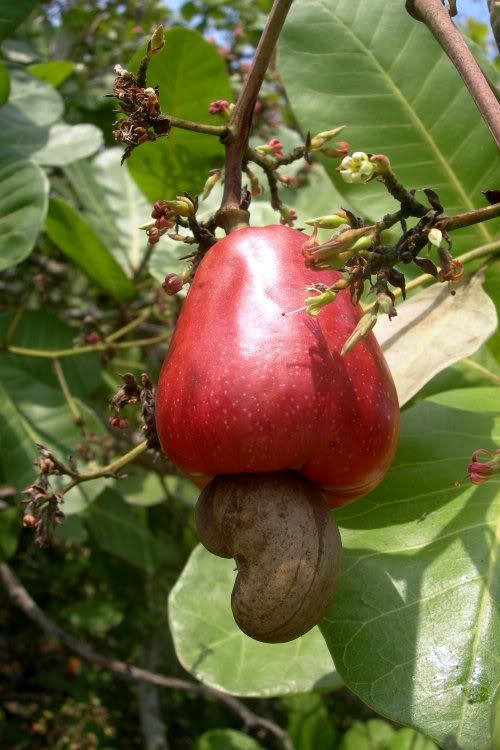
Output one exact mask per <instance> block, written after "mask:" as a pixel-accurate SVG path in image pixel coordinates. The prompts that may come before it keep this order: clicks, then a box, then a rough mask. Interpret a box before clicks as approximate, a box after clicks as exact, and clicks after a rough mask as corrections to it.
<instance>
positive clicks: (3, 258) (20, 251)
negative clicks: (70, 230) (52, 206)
mask: <svg viewBox="0 0 500 750" xmlns="http://www.w3.org/2000/svg"><path fill="white" fill-rule="evenodd" d="M48 190H49V185H48V181H47V178H46V176H45V174H44V173H43V172H42V170H41V169H40V167H38V166H37V165H36V164H35V163H34V162H32V161H31V160H29V159H21V160H20V159H17V158H16V157H15V156H13V155H12V154H9V152H4V153H3V155H2V157H0V270H3V269H4V268H8V267H9V266H12V265H15V264H16V263H19V262H20V261H21V260H24V258H26V256H27V255H29V253H30V252H31V251H32V250H33V247H34V245H35V242H36V240H37V237H38V235H39V232H40V230H41V228H42V226H43V222H44V220H45V216H46V213H47V196H48Z"/></svg>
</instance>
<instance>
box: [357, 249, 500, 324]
mask: <svg viewBox="0 0 500 750" xmlns="http://www.w3.org/2000/svg"><path fill="white" fill-rule="evenodd" d="M498 253H500V240H497V241H496V242H490V243H488V244H487V245H481V247H477V248H476V249H475V250H469V252H467V253H463V254H462V255H459V256H458V257H457V258H456V259H455V260H458V261H460V263H462V264H463V265H465V264H466V263H470V261H472V260H478V259H479V258H485V257H487V256H489V255H497V254H498ZM428 281H436V279H435V277H434V276H431V274H430V273H422V274H420V276H416V277H415V278H414V279H412V280H411V281H409V282H408V284H406V288H405V290H406V291H407V292H409V291H410V290H411V289H416V288H417V287H418V286H420V285H421V284H425V283H427V282H428ZM393 294H394V296H395V297H401V295H402V290H401V289H394V290H393ZM376 304H377V303H376V302H372V303H371V305H367V306H366V307H363V312H368V311H369V310H372V309H373V308H374V307H375V305H376Z"/></svg>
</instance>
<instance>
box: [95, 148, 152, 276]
mask: <svg viewBox="0 0 500 750" xmlns="http://www.w3.org/2000/svg"><path fill="white" fill-rule="evenodd" d="M120 160H121V149H118V148H114V149H108V150H107V151H103V152H102V153H101V154H99V155H98V156H97V157H96V158H95V159H94V161H93V162H92V171H93V174H94V177H95V180H96V182H97V185H98V186H99V188H100V190H101V191H102V192H103V193H104V194H105V196H106V202H107V205H108V206H109V214H108V221H109V220H111V221H112V223H113V227H114V234H115V237H116V240H115V243H114V245H112V246H111V245H110V248H111V249H112V252H113V255H114V257H115V259H116V260H117V261H118V263H119V264H120V265H121V267H122V268H123V270H124V271H125V272H126V273H127V274H129V275H132V274H133V273H134V271H135V270H136V269H137V268H138V267H139V265H140V263H141V260H142V258H143V256H144V253H145V252H146V247H147V237H146V233H145V231H144V230H143V229H139V227H140V226H141V224H144V222H145V221H148V220H149V219H150V218H151V208H152V207H151V204H150V203H149V202H148V201H147V200H146V198H145V196H144V194H143V193H142V192H141V191H140V190H139V188H138V187H137V185H136V184H135V182H134V181H133V180H132V178H131V177H130V175H129V173H128V171H127V169H126V168H125V167H123V166H121V164H120Z"/></svg>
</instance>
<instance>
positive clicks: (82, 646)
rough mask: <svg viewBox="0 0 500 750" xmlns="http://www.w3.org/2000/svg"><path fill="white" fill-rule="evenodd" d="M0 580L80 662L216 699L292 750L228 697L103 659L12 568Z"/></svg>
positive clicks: (280, 734) (0, 568) (271, 727)
mask: <svg viewBox="0 0 500 750" xmlns="http://www.w3.org/2000/svg"><path fill="white" fill-rule="evenodd" d="M0 578H1V580H2V583H3V585H4V587H5V591H6V592H7V595H8V597H9V599H10V600H11V602H12V603H13V604H15V605H16V606H17V607H19V609H20V610H21V611H22V612H24V614H25V615H26V616H27V617H28V618H29V619H30V620H31V621H32V622H34V623H35V624H36V625H38V627H39V628H41V629H42V630H43V631H44V632H45V633H47V635H49V636H51V637H52V638H56V639H57V640H59V641H60V642H61V643H62V644H63V645H64V646H65V647H66V648H68V649H69V650H70V651H73V652H74V653H75V654H77V655H78V656H79V657H80V658H81V659H83V660H84V661H87V662H90V663H91V664H95V665H96V666H98V667H101V668H102V669H105V670H107V671H108V672H111V673H112V674H114V675H116V676H117V677H119V678H120V679H122V680H126V681H128V682H145V683H149V684H150V685H157V686H158V687H164V688H170V689H173V690H185V691H188V692H191V693H197V694H199V695H203V696H206V697H207V698H216V699H217V700H219V701H221V703H223V704H224V705H225V706H226V707H227V708H228V709H229V710H230V711H232V712H233V713H235V714H237V715H238V717H239V718H240V720H241V721H242V723H243V725H244V726H245V728H246V729H249V730H258V729H264V730H265V731H266V732H269V734H272V735H274V736H275V737H276V738H278V739H279V740H281V742H282V743H283V748H284V750H294V746H293V744H292V741H291V740H290V737H289V736H288V734H287V732H285V730H284V729H282V728H281V727H280V726H278V725H277V724H275V723H274V722H273V721H270V720H268V719H264V718H262V717H260V716H258V715H257V714H255V713H254V712H253V711H251V710H250V709H249V708H248V707H247V706H245V704H244V703H242V702H241V701H240V700H238V699H237V698H234V697H233V696H232V695H227V694H226V693H223V692H221V691H220V690H215V689H214V688H211V687H208V686H206V685H200V684H198V683H195V682H189V681H188V680H181V679H178V678H176V677H165V676H164V675H161V674H157V673H155V672H150V671H148V670H146V669H140V668H138V667H134V666H132V665H131V664H126V663H125V662H122V661H117V660H116V659H108V658H107V657H106V656H103V655H102V654H100V653H98V652H97V651H95V650H94V649H93V648H92V647H91V646H89V645H87V644H86V643H84V642H83V641H80V640H78V639H77V638H75V637H74V636H72V635H71V634H70V633H68V632H67V631H66V630H63V628H61V627H60V626H59V625H58V624H57V623H56V622H54V621H53V620H52V619H51V618H50V617H48V616H47V615H46V614H45V612H44V611H43V610H42V609H41V608H40V607H39V606H38V605H37V603H36V602H35V601H34V600H33V599H32V597H31V596H30V594H29V592H28V591H27V590H26V589H25V588H24V586H23V585H22V584H21V582H20V581H19V580H18V579H17V577H16V576H15V574H14V571H13V570H12V568H10V567H9V565H7V564H6V563H1V564H0Z"/></svg>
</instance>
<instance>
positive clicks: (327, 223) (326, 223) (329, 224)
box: [304, 209, 349, 229]
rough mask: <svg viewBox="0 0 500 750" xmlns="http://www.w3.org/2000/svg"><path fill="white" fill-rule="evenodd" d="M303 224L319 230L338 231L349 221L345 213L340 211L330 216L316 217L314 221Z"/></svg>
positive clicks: (310, 220)
mask: <svg viewBox="0 0 500 750" xmlns="http://www.w3.org/2000/svg"><path fill="white" fill-rule="evenodd" d="M304 223H305V224H309V225H310V226H317V227H319V228H320V229H338V227H340V226H342V224H348V223H349V219H348V218H347V214H346V212H345V211H343V210H342V209H340V211H337V212H336V213H334V214H331V215H330V216H318V217H316V219H308V220H307V221H306V222H304Z"/></svg>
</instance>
